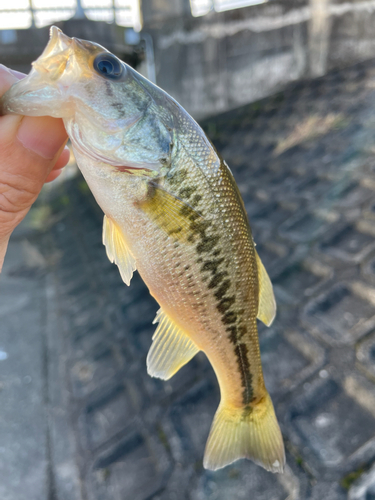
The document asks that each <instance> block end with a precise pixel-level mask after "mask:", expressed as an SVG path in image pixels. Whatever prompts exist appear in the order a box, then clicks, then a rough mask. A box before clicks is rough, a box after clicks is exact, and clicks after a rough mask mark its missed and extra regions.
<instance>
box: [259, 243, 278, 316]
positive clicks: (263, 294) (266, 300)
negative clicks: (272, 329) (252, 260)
mask: <svg viewBox="0 0 375 500" xmlns="http://www.w3.org/2000/svg"><path fill="white" fill-rule="evenodd" d="M255 256H256V261H257V268H258V283H259V306H258V319H260V321H262V322H263V323H264V324H265V325H267V326H270V325H271V324H272V322H273V320H274V319H275V316H276V301H275V296H274V294H273V288H272V283H271V280H270V278H269V276H268V274H267V271H266V270H265V268H264V266H263V263H262V261H261V260H260V258H259V255H258V253H257V251H256V250H255Z"/></svg>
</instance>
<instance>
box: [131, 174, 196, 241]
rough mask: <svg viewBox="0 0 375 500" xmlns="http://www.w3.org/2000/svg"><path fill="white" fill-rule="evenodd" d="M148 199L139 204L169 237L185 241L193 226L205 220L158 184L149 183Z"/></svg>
mask: <svg viewBox="0 0 375 500" xmlns="http://www.w3.org/2000/svg"><path fill="white" fill-rule="evenodd" d="M149 188H150V192H149V196H148V198H147V199H146V200H145V201H143V202H141V203H139V208H140V209H141V210H143V211H144V212H145V213H146V214H147V215H148V216H149V217H150V218H151V219H152V220H153V221H154V222H155V224H157V225H158V226H159V227H160V228H162V229H163V230H164V231H165V232H166V233H167V234H168V236H171V237H173V238H175V239H177V240H184V239H187V237H188V236H189V235H190V233H191V225H192V223H193V222H194V221H196V220H198V219H203V217H202V215H201V214H200V213H199V212H197V211H196V210H195V209H194V208H193V207H192V206H191V205H189V204H188V203H186V202H185V201H183V200H181V199H180V198H178V197H177V196H175V195H174V194H172V193H170V192H169V191H166V190H165V189H164V188H163V187H161V186H159V185H158V184H157V183H156V182H150V183H149Z"/></svg>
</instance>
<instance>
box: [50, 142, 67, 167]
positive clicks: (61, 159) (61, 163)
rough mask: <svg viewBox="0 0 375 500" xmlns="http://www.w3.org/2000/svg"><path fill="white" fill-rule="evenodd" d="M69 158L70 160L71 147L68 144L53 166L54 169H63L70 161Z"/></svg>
mask: <svg viewBox="0 0 375 500" xmlns="http://www.w3.org/2000/svg"><path fill="white" fill-rule="evenodd" d="M69 160H70V149H69V148H68V146H65V147H64V149H63V150H62V153H61V155H60V156H59V158H58V159H57V162H56V163H55V166H54V167H53V169H52V171H53V170H60V169H62V168H63V167H65V165H66V164H67V163H68V162H69Z"/></svg>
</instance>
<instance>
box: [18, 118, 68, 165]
mask: <svg viewBox="0 0 375 500" xmlns="http://www.w3.org/2000/svg"><path fill="white" fill-rule="evenodd" d="M17 138H18V140H19V141H20V142H21V143H22V145H23V146H24V147H25V148H26V149H29V150H30V151H33V152H34V153H36V154H38V155H39V156H42V157H43V158H45V159H47V160H52V158H54V156H55V155H56V153H57V152H58V151H59V149H60V148H61V146H62V145H63V143H64V142H65V141H66V138H67V134H66V131H65V127H64V124H63V122H62V120H61V119H58V118H52V117H50V116H25V117H24V118H23V120H22V122H21V125H20V127H19V129H18V133H17Z"/></svg>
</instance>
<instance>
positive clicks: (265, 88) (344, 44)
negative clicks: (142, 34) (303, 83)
mask: <svg viewBox="0 0 375 500" xmlns="http://www.w3.org/2000/svg"><path fill="white" fill-rule="evenodd" d="M142 12H143V17H144V30H145V31H148V32H149V33H150V34H151V35H152V37H153V41H154V50H155V64H156V80H157V83H158V85H159V86H160V87H162V88H163V89H165V90H166V91H167V92H168V93H170V94H171V95H173V96H174V97H175V98H176V99H177V100H178V101H179V102H180V103H181V104H182V105H183V106H184V107H185V108H186V109H187V110H188V111H189V112H190V113H191V114H193V115H194V116H195V117H196V118H202V117H204V116H208V115H213V114H215V113H218V112H222V111H226V110H229V109H232V108H235V107H237V106H240V105H242V104H244V103H248V102H251V101H254V100H256V99H259V98H262V97H264V96H267V95H270V94H272V93H274V92H276V91H278V90H279V89H280V88H282V87H283V86H284V85H285V84H286V83H287V82H290V81H293V80H298V79H302V78H307V77H316V76H321V75H323V74H325V73H326V72H327V71H328V70H330V69H332V68H339V67H343V66H345V65H349V64H352V63H355V62H357V61H360V60H363V59H366V58H371V57H373V56H374V54H375V1H374V0H369V1H353V0H350V1H340V0H310V1H307V0H275V1H270V2H268V3H264V4H261V5H256V6H250V7H245V8H241V9H236V10H232V11H227V12H221V13H218V12H211V13H209V14H207V15H205V16H203V17H197V18H194V17H193V16H192V15H191V11H190V5H189V0H143V3H142Z"/></svg>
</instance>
